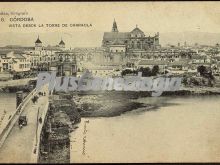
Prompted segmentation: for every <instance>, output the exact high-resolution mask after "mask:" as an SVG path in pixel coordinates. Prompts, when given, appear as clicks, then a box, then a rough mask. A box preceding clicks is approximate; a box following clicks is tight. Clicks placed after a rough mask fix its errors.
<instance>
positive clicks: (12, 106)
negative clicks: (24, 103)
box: [0, 93, 16, 132]
mask: <svg viewBox="0 0 220 165" xmlns="http://www.w3.org/2000/svg"><path fill="white" fill-rule="evenodd" d="M15 110H16V94H15V93H0V132H1V131H2V129H3V128H4V126H5V124H6V123H8V120H9V117H10V116H11V115H12V114H13V113H14V112H15Z"/></svg>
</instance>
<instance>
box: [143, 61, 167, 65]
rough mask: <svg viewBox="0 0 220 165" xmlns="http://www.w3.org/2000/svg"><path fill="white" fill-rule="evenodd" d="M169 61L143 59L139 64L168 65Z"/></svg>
mask: <svg viewBox="0 0 220 165" xmlns="http://www.w3.org/2000/svg"><path fill="white" fill-rule="evenodd" d="M167 64H168V62H167V61H160V60H141V61H140V62H139V65H167Z"/></svg>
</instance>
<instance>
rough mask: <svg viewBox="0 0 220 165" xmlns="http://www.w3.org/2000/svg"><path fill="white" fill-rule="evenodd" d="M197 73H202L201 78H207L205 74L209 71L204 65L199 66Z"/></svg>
mask: <svg viewBox="0 0 220 165" xmlns="http://www.w3.org/2000/svg"><path fill="white" fill-rule="evenodd" d="M197 71H198V72H199V73H200V75H201V76H205V74H206V73H207V69H206V67H205V66H203V65H201V66H198V67H197Z"/></svg>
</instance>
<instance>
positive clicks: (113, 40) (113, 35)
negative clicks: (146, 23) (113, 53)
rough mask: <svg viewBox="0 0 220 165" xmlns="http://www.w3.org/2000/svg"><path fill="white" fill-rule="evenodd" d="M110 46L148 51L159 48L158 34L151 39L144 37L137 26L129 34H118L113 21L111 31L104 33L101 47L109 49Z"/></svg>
mask: <svg viewBox="0 0 220 165" xmlns="http://www.w3.org/2000/svg"><path fill="white" fill-rule="evenodd" d="M111 45H124V46H125V48H126V50H149V49H157V48H160V44H159V32H157V33H156V34H155V35H154V36H153V37H151V36H146V35H145V34H144V32H143V31H142V30H140V29H139V28H138V27H137V26H136V27H135V28H134V29H133V30H132V31H131V32H119V31H118V27H117V23H116V21H115V20H114V22H113V26H112V31H111V32H105V33H104V36H103V40H102V47H105V48H109V47H110V46H111Z"/></svg>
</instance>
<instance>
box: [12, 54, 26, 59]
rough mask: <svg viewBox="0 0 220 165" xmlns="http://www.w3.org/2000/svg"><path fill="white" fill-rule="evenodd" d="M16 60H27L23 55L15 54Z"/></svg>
mask: <svg viewBox="0 0 220 165" xmlns="http://www.w3.org/2000/svg"><path fill="white" fill-rule="evenodd" d="M13 56H14V58H17V59H25V57H24V56H22V55H21V54H13Z"/></svg>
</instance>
